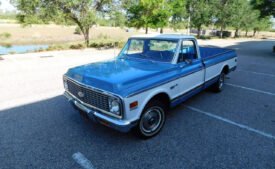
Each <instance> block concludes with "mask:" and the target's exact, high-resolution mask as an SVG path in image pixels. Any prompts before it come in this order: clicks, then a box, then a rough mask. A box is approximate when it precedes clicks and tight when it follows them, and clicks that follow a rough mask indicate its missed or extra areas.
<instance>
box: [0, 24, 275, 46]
mask: <svg viewBox="0 0 275 169" xmlns="http://www.w3.org/2000/svg"><path fill="white" fill-rule="evenodd" d="M151 31H152V32H155V31H156V30H151ZM74 32H75V26H61V25H54V24H52V25H32V26H28V27H22V26H21V25H20V24H16V23H0V35H1V34H7V33H8V34H10V37H8V38H3V37H2V38H0V45H6V44H9V45H18V44H49V45H51V44H64V43H75V42H83V36H82V35H79V34H75V33H74ZM173 32H174V31H173V30H171V29H165V30H164V33H173ZM181 32H182V33H186V31H185V30H182V31H181ZM141 33H144V31H143V30H139V31H137V30H135V29H131V31H130V32H126V29H122V28H114V27H100V26H99V27H93V28H91V32H90V38H91V42H92V41H93V40H98V39H112V40H119V41H125V40H126V39H127V38H128V37H129V36H131V35H133V34H141ZM250 35H251V33H250ZM262 37H267V38H275V32H261V33H260V34H259V35H258V38H262Z"/></svg>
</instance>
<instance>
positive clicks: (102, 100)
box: [67, 79, 109, 112]
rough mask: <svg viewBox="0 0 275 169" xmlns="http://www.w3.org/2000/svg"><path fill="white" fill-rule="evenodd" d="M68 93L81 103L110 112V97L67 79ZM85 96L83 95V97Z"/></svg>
mask: <svg viewBox="0 0 275 169" xmlns="http://www.w3.org/2000/svg"><path fill="white" fill-rule="evenodd" d="M67 84H68V91H69V92H70V93H71V94H72V95H74V96H75V97H77V98H78V99H79V100H80V101H82V102H84V103H86V104H89V105H91V106H93V107H96V108H99V109H101V110H104V111H107V112H109V103H108V98H109V97H108V96H107V95H105V94H103V93H101V92H98V91H95V90H92V89H88V88H86V87H83V86H81V85H80V84H78V83H76V82H73V81H71V80H69V79H67ZM81 94H83V95H81Z"/></svg>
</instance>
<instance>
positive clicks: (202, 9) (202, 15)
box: [187, 0, 213, 38]
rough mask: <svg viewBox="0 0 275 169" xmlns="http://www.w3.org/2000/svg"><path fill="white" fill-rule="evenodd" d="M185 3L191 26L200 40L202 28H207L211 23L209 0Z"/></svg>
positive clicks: (191, 0) (189, 0) (211, 13)
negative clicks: (196, 31)
mask: <svg viewBox="0 0 275 169" xmlns="http://www.w3.org/2000/svg"><path fill="white" fill-rule="evenodd" d="M187 2H188V3H187V7H188V8H189V14H190V17H191V25H192V26H193V27H195V28H197V30H198V38H200V35H201V29H202V26H203V25H205V26H208V25H209V24H210V23H211V22H212V16H213V12H212V11H213V9H212V3H211V1H210V0H188V1H187Z"/></svg>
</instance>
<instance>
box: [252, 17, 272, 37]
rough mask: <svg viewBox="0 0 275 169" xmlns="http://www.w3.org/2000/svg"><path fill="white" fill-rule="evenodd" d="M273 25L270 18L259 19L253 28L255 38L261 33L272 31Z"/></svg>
mask: <svg viewBox="0 0 275 169" xmlns="http://www.w3.org/2000/svg"><path fill="white" fill-rule="evenodd" d="M271 25H272V24H271V22H270V18H269V17H265V18H261V19H258V20H257V21H256V22H255V24H254V26H253V36H255V35H256V33H257V32H259V31H262V30H267V29H270V28H271Z"/></svg>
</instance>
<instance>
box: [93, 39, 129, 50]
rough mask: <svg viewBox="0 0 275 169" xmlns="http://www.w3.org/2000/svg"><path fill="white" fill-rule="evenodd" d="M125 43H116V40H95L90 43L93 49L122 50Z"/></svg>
mask: <svg viewBox="0 0 275 169" xmlns="http://www.w3.org/2000/svg"><path fill="white" fill-rule="evenodd" d="M124 43H125V42H124V41H116V40H95V41H93V42H92V43H90V45H89V47H91V48H99V49H101V48H105V49H109V48H114V47H116V48H122V47H123V46H124Z"/></svg>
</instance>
